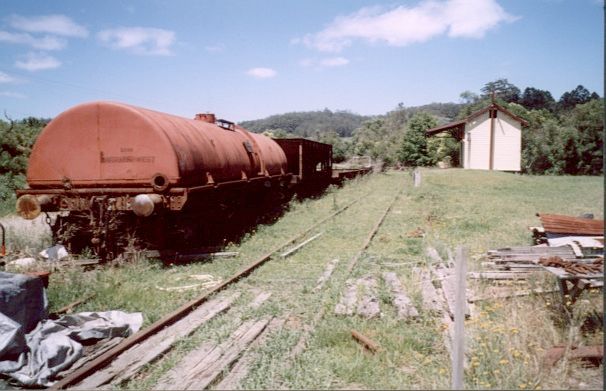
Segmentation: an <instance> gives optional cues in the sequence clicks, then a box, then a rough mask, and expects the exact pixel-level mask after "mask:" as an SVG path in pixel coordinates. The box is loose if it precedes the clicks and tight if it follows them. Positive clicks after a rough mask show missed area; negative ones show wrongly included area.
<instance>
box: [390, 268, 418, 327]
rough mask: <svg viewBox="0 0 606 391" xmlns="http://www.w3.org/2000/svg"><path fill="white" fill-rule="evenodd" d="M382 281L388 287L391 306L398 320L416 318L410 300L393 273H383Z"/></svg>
mask: <svg viewBox="0 0 606 391" xmlns="http://www.w3.org/2000/svg"><path fill="white" fill-rule="evenodd" d="M383 280H385V282H386V283H387V285H389V288H390V291H391V296H392V300H393V304H394V306H395V307H396V312H397V314H398V318H399V319H406V318H416V317H417V316H419V312H418V311H417V309H416V308H415V306H414V304H412V300H410V298H409V297H408V296H407V295H406V292H404V289H403V288H402V284H401V283H400V280H399V279H398V277H397V276H396V273H394V272H384V273H383Z"/></svg>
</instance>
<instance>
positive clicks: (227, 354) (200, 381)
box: [155, 319, 269, 390]
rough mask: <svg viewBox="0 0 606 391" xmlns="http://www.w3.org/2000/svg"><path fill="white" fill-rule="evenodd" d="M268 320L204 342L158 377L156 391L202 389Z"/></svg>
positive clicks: (243, 326)
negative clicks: (223, 338) (216, 340)
mask: <svg viewBox="0 0 606 391" xmlns="http://www.w3.org/2000/svg"><path fill="white" fill-rule="evenodd" d="M268 323H269V319H261V320H249V321H247V322H245V323H243V324H242V325H241V326H240V327H238V329H237V330H236V331H234V333H233V334H232V335H231V336H230V337H229V338H228V339H227V340H226V341H225V342H223V343H222V344H220V345H214V344H209V343H206V344H203V345H202V346H201V347H200V348H198V349H196V350H194V351H192V352H190V353H189V354H187V355H186V356H185V357H184V358H183V360H182V361H181V362H180V363H178V364H177V365H176V366H175V367H174V368H172V369H171V370H170V371H168V372H167V373H166V374H165V375H164V376H162V377H161V378H160V380H159V381H158V383H157V384H156V386H155V389H158V390H203V389H205V388H206V387H208V386H209V385H210V384H211V383H213V382H214V381H216V380H217V379H218V378H219V376H220V375H221V373H222V372H223V370H224V369H226V368H229V366H230V365H231V364H233V363H234V362H235V361H236V360H237V359H238V357H239V356H240V355H241V354H242V352H243V351H244V350H245V349H246V348H247V347H248V345H250V344H251V343H252V342H253V341H254V340H255V339H256V338H257V337H258V336H259V335H260V334H261V332H262V331H263V330H264V329H265V327H266V326H267V324H268Z"/></svg>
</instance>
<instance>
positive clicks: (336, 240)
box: [3, 169, 603, 389]
mask: <svg viewBox="0 0 606 391" xmlns="http://www.w3.org/2000/svg"><path fill="white" fill-rule="evenodd" d="M411 185H412V178H411V177H410V175H409V174H408V173H405V172H387V173H385V174H379V175H374V176H370V177H367V178H362V179H358V180H355V181H351V182H349V183H347V184H346V185H345V186H344V187H343V188H340V189H331V190H330V191H329V192H328V193H327V194H326V195H325V196H324V197H322V198H319V199H313V200H306V201H304V202H292V203H291V204H290V207H289V211H288V212H287V213H286V214H285V215H284V217H282V218H281V219H280V220H279V221H277V222H276V223H274V224H272V225H264V226H259V227H258V228H257V229H256V231H255V232H254V233H251V234H250V235H248V236H246V237H245V238H244V239H243V240H242V241H241V243H239V244H231V245H230V246H228V248H226V251H238V252H239V253H240V255H239V256H238V257H236V258H234V259H217V260H214V261H211V262H200V263H192V264H188V265H172V266H168V267H164V266H163V265H161V264H160V263H158V262H156V261H154V260H147V259H141V260H139V261H137V262H131V263H125V264H123V265H121V266H120V267H118V268H112V267H104V268H99V269H95V270H92V271H87V272H84V271H82V270H80V269H75V268H74V269H67V270H64V271H61V272H55V273H53V274H52V275H51V283H50V287H49V301H50V303H51V310H52V309H56V308H59V307H61V306H63V305H65V304H68V303H70V302H72V301H74V300H76V299H79V298H81V297H84V296H86V295H88V294H90V293H96V296H95V297H94V298H93V299H91V300H89V301H88V302H87V303H85V304H83V305H82V306H80V307H78V310H82V311H85V310H91V311H92V310H98V311H101V310H109V309H122V310H126V311H142V312H143V313H144V319H145V324H144V326H147V325H149V324H150V323H152V322H153V321H155V320H157V319H159V318H160V317H161V316H162V315H164V314H166V313H168V312H170V311H171V310H173V309H174V308H176V307H177V306H178V305H180V304H182V303H184V302H186V301H187V300H189V299H191V298H193V297H195V296H198V295H199V294H200V293H201V291H200V290H195V289H194V290H190V291H185V292H166V291H162V290H159V289H158V288H157V287H167V286H178V285H188V284H192V283H194V282H195V281H194V280H193V279H192V278H191V277H190V276H191V275H197V274H211V275H212V276H214V277H215V278H217V279H225V278H228V277H229V276H230V275H231V274H233V273H234V272H235V271H236V270H238V269H240V268H241V267H243V266H244V265H246V264H248V263H250V262H251V261H252V260H254V259H255V258H257V257H258V256H260V255H262V254H264V253H266V252H267V251H268V250H269V249H271V248H274V247H275V246H276V245H277V244H278V243H281V242H283V241H284V240H286V239H287V238H289V237H291V236H293V235H294V234H296V233H298V232H300V231H301V230H303V229H304V228H306V227H308V226H311V225H312V224H313V223H314V221H319V220H321V219H322V218H324V217H325V216H327V215H328V214H330V213H331V212H332V211H334V210H336V209H337V208H339V207H342V206H344V205H346V204H347V203H349V202H351V201H353V200H354V199H358V198H360V199H361V201H360V202H359V203H357V204H354V205H353V206H352V207H351V208H349V209H348V210H347V211H345V212H344V213H342V214H341V215H339V216H337V217H336V218H334V219H333V220H331V221H329V222H327V223H326V224H324V225H323V226H322V227H319V228H318V229H317V230H316V231H312V232H310V233H309V235H308V237H311V236H312V235H314V234H316V233H318V232H320V231H324V234H323V235H322V236H321V237H320V238H319V239H317V240H315V241H313V242H311V243H309V244H308V245H307V246H305V247H304V248H302V249H301V250H299V251H298V252H297V253H295V254H293V255H292V256H290V257H288V258H285V259H280V258H278V259H274V260H272V261H270V262H269V263H267V264H265V265H264V266H263V267H261V268H260V269H257V270H256V271H255V272H253V273H252V274H251V275H250V276H249V277H248V278H247V279H245V280H242V281H241V282H239V283H238V284H237V285H235V286H234V287H232V288H230V290H229V291H228V292H225V293H224V294H230V293H232V292H234V291H239V292H240V293H241V296H240V298H239V299H238V300H237V302H236V303H235V305H234V306H233V308H232V309H231V310H230V311H229V312H227V313H226V314H224V315H221V316H219V317H217V318H216V319H214V320H212V321H211V322H209V323H207V324H206V325H204V326H203V327H202V328H200V329H199V330H197V331H196V332H195V333H194V335H192V336H191V337H190V338H187V339H185V340H183V341H180V342H179V344H178V346H177V347H176V348H175V349H173V350H172V351H171V352H169V353H168V354H167V355H166V356H165V357H164V358H163V359H162V360H160V361H158V362H157V363H154V364H151V365H149V366H148V367H147V368H146V370H145V371H144V372H143V373H141V374H140V375H139V376H138V377H137V378H136V379H133V380H132V381H130V382H129V383H128V384H125V385H124V386H125V387H127V388H131V389H133V388H134V389H150V388H153V387H154V384H155V382H156V381H157V379H158V378H159V377H160V376H161V375H162V374H163V373H165V372H166V371H167V370H169V369H170V368H171V367H172V366H173V365H175V364H176V363H177V362H178V360H179V359H180V358H181V357H183V356H184V355H185V354H187V352H189V351H190V350H192V349H194V348H195V347H196V346H198V345H199V344H200V343H201V342H203V341H208V340H211V341H217V342H220V341H222V340H224V339H225V338H227V337H228V336H229V334H230V333H231V332H232V331H233V330H235V329H236V328H237V326H238V325H239V323H240V322H241V319H247V318H256V317H260V316H281V317H285V318H286V319H287V322H286V325H285V326H284V328H283V329H282V330H281V331H280V332H278V333H277V334H276V335H274V336H273V337H272V338H270V339H269V340H268V341H267V343H266V344H264V345H263V346H261V347H259V348H258V349H256V350H255V353H256V360H255V362H254V366H253V370H252V371H251V373H250V374H249V376H248V377H247V378H246V379H245V380H244V383H243V384H242V386H243V388H247V389H267V388H271V389H275V388H289V389H319V388H331V389H334V388H346V389H353V388H361V389H434V388H449V387H450V361H449V356H448V353H447V352H446V350H445V348H444V345H443V340H442V330H443V325H442V323H441V321H440V319H439V317H437V316H436V315H435V314H431V313H427V312H425V311H420V312H421V314H420V317H419V318H418V319H416V320H414V321H408V322H403V321H398V320H397V319H396V317H395V311H394V309H393V308H392V307H391V306H390V305H389V301H390V297H389V291H388V289H387V287H386V286H385V285H384V283H383V282H382V281H380V283H379V298H380V300H381V303H380V305H381V311H382V314H381V317H380V318H378V319H373V320H365V319H361V318H358V317H342V316H336V315H334V314H333V309H334V306H335V304H336V303H337V302H338V300H339V298H340V295H341V293H342V290H343V287H344V283H345V280H346V279H348V278H354V277H355V278H357V277H360V276H365V275H375V276H380V273H382V272H383V271H388V270H389V271H394V272H396V274H397V275H398V277H399V278H400V279H401V281H402V283H403V285H404V287H405V288H406V290H407V291H408V293H409V295H410V296H411V298H412V300H413V302H414V303H415V304H416V305H417V308H420V307H421V295H420V290H419V284H418V282H417V280H416V279H415V277H414V276H413V275H412V266H413V265H414V266H425V265H428V264H429V262H430V260H429V259H428V258H427V257H426V256H425V248H426V247H427V246H429V245H431V246H434V247H435V248H437V249H438V250H439V252H440V253H441V254H442V255H443V256H444V257H446V256H447V254H448V250H449V249H452V250H454V247H456V246H457V245H465V246H467V247H469V249H470V255H471V259H472V260H471V263H470V265H469V269H470V270H476V269H479V268H480V262H481V261H482V255H483V254H484V253H485V252H486V251H487V250H488V249H492V248H497V247H502V246H511V245H529V244H531V242H530V232H529V231H528V229H527V227H528V226H532V225H538V224H539V221H538V219H537V218H536V216H535V213H536V212H544V213H560V214H570V215H579V214H581V213H585V212H593V213H594V214H595V215H596V218H603V188H602V185H603V178H601V177H533V176H521V175H515V174H507V173H499V172H482V171H468V170H457V169H449V170H423V183H422V186H421V187H420V188H412V187H411ZM402 189H403V193H402V195H401V196H400V198H399V199H398V201H397V202H396V203H395V204H394V207H393V209H392V211H391V213H390V214H389V215H388V216H387V218H386V219H385V222H384V224H383V226H382V227H381V229H380V230H379V231H378V232H377V235H376V236H375V238H374V240H373V241H372V243H371V245H370V247H369V248H368V249H367V251H366V252H365V253H364V254H363V256H362V257H361V258H360V260H359V261H358V263H357V265H356V267H355V268H354V270H353V272H352V275H347V274H346V270H345V269H346V265H347V264H348V263H349V261H350V260H351V258H352V257H353V256H354V255H355V254H356V253H357V251H358V250H359V248H360V246H361V245H362V242H363V241H364V240H365V238H366V236H367V235H368V232H369V231H370V229H371V228H372V226H373V225H374V224H375V223H376V221H377V220H378V219H379V217H380V215H381V213H382V212H383V211H384V210H385V208H386V207H387V206H388V205H389V204H390V203H391V202H392V200H393V199H394V196H395V195H396V194H397V193H398V192H399V191H400V190H402ZM3 221H4V220H3ZM418 228H420V229H422V230H423V231H424V232H425V236H424V237H418V238H413V237H409V235H408V233H409V232H411V231H413V230H416V229H418ZM17 240H19V239H17ZM24 243H25V242H24ZM334 258H338V259H339V260H340V262H339V263H338V265H337V268H336V269H335V272H334V274H333V276H332V278H331V279H330V280H329V281H328V283H327V284H326V286H325V287H324V290H323V291H321V292H319V293H316V292H314V291H313V287H314V286H315V285H316V280H317V278H318V277H319V276H320V275H321V274H322V272H323V270H324V267H325V265H326V264H327V263H328V262H329V261H330V260H332V259H334ZM537 284H539V285H541V284H542V285H541V286H546V287H551V284H553V281H552V280H547V281H538V282H537ZM253 289H255V290H257V291H269V292H272V296H271V298H270V299H269V300H268V301H267V302H266V303H265V304H264V305H263V306H261V307H260V308H259V309H257V310H251V309H250V308H248V303H249V302H250V300H251V299H252V297H253V294H252V293H251V291H252V290H253ZM477 289H482V286H478V287H477ZM602 303H603V299H602V296H601V295H599V294H595V293H586V294H584V295H583V296H582V297H581V298H580V300H579V302H578V303H576V304H575V305H573V306H569V308H571V312H570V315H566V313H567V312H566V311H563V308H562V307H561V306H560V305H559V304H558V300H557V296H556V295H539V296H530V297H520V298H516V299H510V300H500V301H497V300H494V301H487V302H482V303H480V304H478V305H477V307H476V311H475V313H474V316H473V317H472V318H471V319H470V320H469V321H467V325H466V329H467V332H468V334H467V343H468V346H469V349H470V350H469V358H470V363H469V367H468V369H467V370H466V373H465V387H466V388H471V389H487V388H494V389H533V388H537V387H541V388H582V387H583V384H580V382H583V383H585V386H586V387H590V388H591V387H598V388H601V384H602V383H601V378H602V374H601V371H600V370H596V369H586V368H580V367H579V366H578V365H577V364H576V363H573V362H568V361H566V360H563V361H562V362H560V363H558V365H557V366H556V367H555V368H553V369H545V368H543V367H542V365H541V359H542V357H543V354H544V352H545V351H546V349H548V348H549V347H551V346H553V345H555V344H570V343H575V344H591V343H602V341H603V329H602V328H601V327H598V328H597V329H596V330H592V331H587V330H585V326H584V325H585V321H586V319H587V316H588V315H590V314H592V313H593V312H595V311H596V310H597V311H598V313H601V310H600V309H601V308H602ZM564 306H565V303H564ZM322 308H325V309H326V316H325V317H324V318H323V319H322V320H321V321H320V322H319V324H317V325H316V327H315V329H314V331H313V333H312V334H311V337H310V339H309V340H308V344H307V348H306V349H305V351H304V352H303V353H302V354H301V355H299V356H298V357H297V358H296V359H295V360H293V361H289V360H287V359H286V357H288V355H289V352H290V350H291V349H292V347H293V346H294V345H295V344H296V342H297V340H298V339H299V337H300V336H301V335H302V333H303V332H304V326H305V325H308V324H310V323H311V322H312V319H313V318H314V316H315V315H316V314H317V313H318V311H320V310H321V309H322ZM351 329H355V330H357V331H359V332H361V333H363V334H365V335H367V336H368V337H370V338H372V339H374V340H375V341H376V342H378V343H379V344H380V345H381V347H382V350H381V352H379V353H377V354H375V355H372V354H370V353H368V352H366V351H365V350H364V349H363V348H361V347H360V346H359V345H358V344H356V343H355V342H354V341H353V339H352V338H351V335H350V331H351Z"/></svg>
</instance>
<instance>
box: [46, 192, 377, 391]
mask: <svg viewBox="0 0 606 391" xmlns="http://www.w3.org/2000/svg"><path fill="white" fill-rule="evenodd" d="M364 198H365V196H362V197H360V198H357V199H355V200H354V201H352V202H350V203H348V204H347V205H345V206H343V207H341V208H340V209H338V210H337V211H335V212H333V213H331V214H330V215H328V216H327V217H325V218H324V219H322V220H320V221H318V222H316V223H315V224H313V225H311V226H309V227H308V228H306V229H304V230H303V231H301V232H300V233H298V234H296V235H294V236H292V237H291V238H289V239H287V240H286V241H284V242H282V243H281V244H280V245H278V246H276V247H274V248H273V249H271V250H270V251H269V252H267V253H266V254H264V255H263V256H261V257H259V258H258V259H256V260H255V261H253V262H251V263H249V264H248V265H246V266H245V267H243V268H242V269H240V270H239V271H237V272H236V273H235V274H234V275H232V276H231V277H230V278H228V279H227V280H225V281H224V282H223V283H221V284H220V285H218V286H216V287H214V288H212V289H210V290H209V291H207V292H204V293H203V294H202V295H200V296H198V297H196V298H195V299H193V300H191V301H189V302H188V303H185V304H183V305H182V306H181V307H179V308H178V309H176V310H175V311H173V312H171V313H169V314H168V315H166V316H164V317H163V318H161V319H160V320H158V321H157V322H155V323H153V324H151V325H150V326H149V327H147V328H145V329H143V330H141V331H140V332H138V333H136V334H134V335H132V336H130V337H128V338H126V339H125V340H123V341H122V342H121V343H120V344H118V345H116V346H114V347H113V348H111V349H109V350H108V351H106V352H104V353H103V354H101V355H99V356H98V357H96V358H94V359H93V360H92V361H90V362H88V363H87V364H85V365H84V366H82V367H80V368H78V369H77V370H75V371H74V372H72V373H70V374H69V375H67V376H66V377H64V378H63V379H61V380H59V381H58V382H57V383H55V384H54V385H53V387H52V388H51V389H52V390H59V389H66V388H69V387H72V386H76V387H77V388H82V386H84V388H87V389H88V388H96V387H100V386H103V385H105V384H108V383H111V382H112V381H113V380H114V378H115V377H116V376H117V375H118V374H117V373H115V374H114V375H110V374H108V375H107V376H101V377H99V379H98V380H97V381H95V382H87V381H86V379H87V378H89V377H91V376H92V375H94V374H95V373H97V372H98V371H100V370H101V369H103V368H107V367H108V366H110V365H111V364H112V362H114V361H115V360H116V359H119V358H120V356H123V355H124V354H125V353H128V351H129V350H132V349H136V348H137V347H138V346H141V345H143V344H144V343H145V342H146V341H148V340H150V339H152V338H154V336H157V335H160V334H161V333H163V332H165V331H166V330H167V329H169V328H170V327H171V326H173V325H175V324H177V323H178V322H180V321H182V320H184V319H186V318H187V316H188V315H190V314H192V313H195V311H196V310H197V309H198V308H200V307H201V306H202V305H203V304H205V303H207V302H209V301H210V300H211V299H212V297H213V296H214V295H215V294H217V293H219V292H221V291H223V290H225V289H226V288H228V287H230V286H232V285H233V284H235V283H237V282H238V281H240V280H241V279H243V278H245V277H246V276H248V275H249V274H250V273H251V272H253V271H254V270H256V269H257V268H259V267H260V266H262V265H263V264H265V263H266V262H268V261H270V260H272V259H273V258H280V256H279V255H280V252H281V251H282V250H283V249H285V248H286V247H288V246H290V245H292V244H293V243H296V242H297V241H299V240H301V239H303V238H305V237H306V235H308V234H309V233H310V232H311V231H313V230H314V229H316V228H318V227H320V226H321V225H323V224H325V223H326V222H328V221H329V220H331V219H333V218H335V217H336V216H338V215H340V214H341V213H343V212H345V211H346V210H347V209H349V208H350V207H351V206H353V205H354V204H356V203H358V202H359V201H360V200H362V199H364ZM384 217H385V216H383V217H382V218H384ZM377 228H378V227H377ZM228 306H229V305H227V304H226V303H224V302H220V303H218V304H217V305H216V308H212V309H211V310H210V311H209V313H211V314H213V315H216V314H218V313H220V312H222V311H224V310H226V308H227V307H228ZM202 317H204V315H203V316H202ZM169 349H170V346H167V347H166V349H165V351H167V350H169ZM151 361H153V359H151V360H149V362H151ZM142 366H143V365H141V367H142ZM134 373H136V371H133V374H134ZM122 380H124V379H122Z"/></svg>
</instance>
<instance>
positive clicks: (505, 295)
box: [467, 288, 560, 303]
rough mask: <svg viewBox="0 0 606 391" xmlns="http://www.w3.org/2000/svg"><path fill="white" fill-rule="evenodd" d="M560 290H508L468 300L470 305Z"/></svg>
mask: <svg viewBox="0 0 606 391" xmlns="http://www.w3.org/2000/svg"><path fill="white" fill-rule="evenodd" d="M559 291H560V289H540V288H537V289H523V290H516V289H511V288H508V289H507V290H505V291H502V292H490V293H485V294H480V295H477V296H472V297H469V298H468V299H467V301H469V302H470V303H475V302H478V301H487V300H495V299H509V298H511V297H521V296H530V295H533V294H537V295H538V294H545V293H553V292H559Z"/></svg>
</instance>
